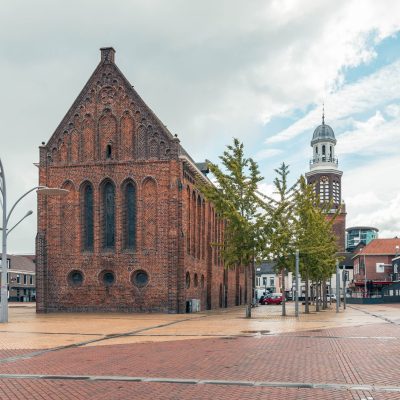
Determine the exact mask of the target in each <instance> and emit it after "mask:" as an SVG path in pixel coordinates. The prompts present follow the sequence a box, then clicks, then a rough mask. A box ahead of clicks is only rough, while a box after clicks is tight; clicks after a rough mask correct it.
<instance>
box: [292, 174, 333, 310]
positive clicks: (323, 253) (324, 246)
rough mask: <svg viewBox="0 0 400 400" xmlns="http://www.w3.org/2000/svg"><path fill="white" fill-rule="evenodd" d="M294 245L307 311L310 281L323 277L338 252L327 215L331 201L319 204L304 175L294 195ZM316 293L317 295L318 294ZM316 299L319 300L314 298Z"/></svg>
mask: <svg viewBox="0 0 400 400" xmlns="http://www.w3.org/2000/svg"><path fill="white" fill-rule="evenodd" d="M294 204H295V206H294V210H295V215H296V218H295V231H296V245H297V248H298V249H299V252H300V274H301V276H302V278H303V279H304V280H305V282H306V293H305V297H306V308H305V312H306V313H309V303H308V297H309V283H310V280H311V281H315V282H320V281H322V280H326V279H327V278H328V277H329V276H330V275H331V274H332V273H333V271H334V267H335V258H336V252H337V244H336V239H335V236H334V234H333V230H332V224H333V221H334V218H335V217H336V215H337V214H335V215H334V216H333V218H330V219H328V218H327V211H328V210H329V209H330V208H331V205H330V204H320V202H319V199H318V197H317V195H316V193H315V190H314V186H313V185H308V184H307V182H306V180H305V178H304V177H303V176H301V177H300V179H299V186H298V188H297V190H296V193H295V196H294ZM317 297H318V296H317ZM317 303H318V301H317Z"/></svg>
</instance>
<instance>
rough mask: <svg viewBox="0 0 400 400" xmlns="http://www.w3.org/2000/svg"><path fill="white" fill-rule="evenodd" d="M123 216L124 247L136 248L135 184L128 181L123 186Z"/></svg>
mask: <svg viewBox="0 0 400 400" xmlns="http://www.w3.org/2000/svg"><path fill="white" fill-rule="evenodd" d="M124 200H125V218H124V221H123V223H124V236H125V237H124V247H125V249H132V250H133V249H135V248H136V220H137V218H136V186H135V185H134V184H133V183H132V182H128V183H127V184H126V185H125V187H124Z"/></svg>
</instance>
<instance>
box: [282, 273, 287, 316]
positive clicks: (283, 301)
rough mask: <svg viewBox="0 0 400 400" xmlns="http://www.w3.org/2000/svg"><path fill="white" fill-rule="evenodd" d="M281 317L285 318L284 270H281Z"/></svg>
mask: <svg viewBox="0 0 400 400" xmlns="http://www.w3.org/2000/svg"><path fill="white" fill-rule="evenodd" d="M282 316H283V317H286V293H285V268H282Z"/></svg>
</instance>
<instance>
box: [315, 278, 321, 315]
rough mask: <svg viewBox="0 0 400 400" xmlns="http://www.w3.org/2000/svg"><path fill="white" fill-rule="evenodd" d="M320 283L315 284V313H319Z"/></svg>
mask: <svg viewBox="0 0 400 400" xmlns="http://www.w3.org/2000/svg"><path fill="white" fill-rule="evenodd" d="M319 297H320V295H319V282H318V281H317V282H316V284H315V311H317V312H318V311H319Z"/></svg>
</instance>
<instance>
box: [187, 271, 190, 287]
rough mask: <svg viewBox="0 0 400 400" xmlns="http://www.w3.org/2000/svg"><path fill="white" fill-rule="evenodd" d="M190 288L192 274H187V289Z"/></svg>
mask: <svg viewBox="0 0 400 400" xmlns="http://www.w3.org/2000/svg"><path fill="white" fill-rule="evenodd" d="M189 288H190V274H189V272H186V289H189Z"/></svg>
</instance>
